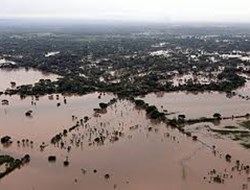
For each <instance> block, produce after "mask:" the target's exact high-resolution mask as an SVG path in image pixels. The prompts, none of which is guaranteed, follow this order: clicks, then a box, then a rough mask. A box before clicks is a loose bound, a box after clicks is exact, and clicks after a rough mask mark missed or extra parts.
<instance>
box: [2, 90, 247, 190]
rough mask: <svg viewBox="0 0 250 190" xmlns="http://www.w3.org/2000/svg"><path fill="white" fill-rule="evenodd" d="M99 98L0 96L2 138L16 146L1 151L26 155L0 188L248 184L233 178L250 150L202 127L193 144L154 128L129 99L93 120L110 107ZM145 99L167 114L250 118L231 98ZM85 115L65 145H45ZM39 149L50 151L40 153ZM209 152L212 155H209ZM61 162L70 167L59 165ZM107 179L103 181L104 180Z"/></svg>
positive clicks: (186, 189)
mask: <svg viewBox="0 0 250 190" xmlns="http://www.w3.org/2000/svg"><path fill="white" fill-rule="evenodd" d="M98 96H99V93H92V94H88V95H84V96H66V97H64V96H62V95H58V98H57V96H56V95H53V97H52V96H43V97H40V98H39V100H36V99H35V98H32V97H27V98H25V99H20V97H19V96H11V97H10V96H0V99H1V100H2V99H7V100H9V105H8V106H2V105H1V106H0V131H1V133H0V136H3V135H9V136H11V137H12V140H13V144H12V145H10V146H9V147H3V146H2V145H0V154H10V155H12V156H14V157H16V158H19V157H22V156H24V154H26V153H28V154H30V156H31V162H30V163H29V164H27V165H25V166H23V167H22V168H20V169H18V170H15V171H14V172H12V173H11V174H9V175H8V176H6V177H4V178H3V179H1V180H0V188H1V189H5V190H13V189H19V190H29V189H30V190H33V189H35V190H39V189H41V190H43V189H61V190H68V189H74V190H78V189H79V190H80V189H91V190H99V189H102V190H110V189H125V190H140V189H143V190H152V189H156V190H165V189H174V190H191V189H192V190H193V189H197V190H198V189H204V190H210V189H215V190H223V189H228V190H237V189H239V190H240V189H242V187H243V184H248V180H249V174H247V173H246V172H245V171H236V170H234V171H232V167H234V166H235V162H236V160H237V159H239V160H240V161H243V163H244V164H250V161H249V160H248V158H249V157H250V154H249V151H248V150H247V149H244V148H243V147H241V146H240V145H239V144H237V143H236V142H234V141H231V140H230V139H227V138H223V137H220V136H216V134H215V133H207V131H206V130H205V129H204V128H203V127H202V126H203V125H204V124H199V125H196V126H191V127H189V130H190V131H192V132H193V131H194V133H195V135H197V136H198V141H193V140H192V138H190V137H187V136H186V135H184V134H182V133H180V132H179V131H178V130H176V129H172V128H170V127H169V126H166V124H164V123H156V122H152V121H151V120H149V119H148V118H147V117H146V115H145V112H144V111H143V110H138V109H136V108H135V107H134V105H133V104H132V103H130V102H128V101H126V100H119V101H118V102H116V103H115V104H113V105H111V106H110V107H108V108H107V112H106V113H105V112H104V113H100V114H94V111H93V109H94V108H97V107H98V106H99V103H100V102H106V103H107V102H109V101H110V100H111V99H112V98H114V97H115V96H114V95H112V94H102V96H101V98H100V99H99V98H98ZM64 99H66V104H65V102H64ZM144 99H145V101H146V102H149V103H151V104H157V105H158V106H159V107H160V106H161V105H163V109H168V110H169V112H175V111H176V112H178V113H184V114H186V116H187V118H189V117H190V118H192V117H195V118H196V117H201V116H204V115H205V116H206V114H207V115H208V116H211V115H212V114H213V113H214V112H221V113H222V114H225V115H226V114H232V112H233V114H235V115H236V114H238V113H239V114H240V113H243V112H244V113H245V112H247V111H248V110H247V105H245V104H248V102H247V101H246V100H243V99H238V97H234V98H231V99H228V98H226V96H225V94H218V93H211V94H210V93H205V94H198V95H192V94H188V95H186V94H185V93H171V94H163V95H162V94H161V97H159V96H158V97H157V96H156V95H152V94H151V95H148V96H146V97H145V98H144ZM32 101H33V103H32ZM206 101H208V102H207V103H206ZM209 101H210V102H209ZM192 102H193V103H192ZM241 102H242V103H241ZM58 103H60V106H57V105H58ZM231 103H232V104H233V105H230V104H231ZM207 106H208V108H206V107H207ZM241 106H242V107H241ZM244 106H245V107H244ZM233 107H234V109H233ZM238 107H241V108H238ZM28 110H32V111H33V112H32V117H27V116H25V112H26V111H28ZM72 115H73V117H72ZM85 116H88V117H90V120H89V121H88V122H86V123H82V124H79V126H78V127H76V128H74V129H73V130H72V131H71V132H68V134H67V135H65V136H63V138H62V141H61V142H63V144H62V143H61V142H60V143H56V144H55V145H53V144H51V143H50V140H51V138H52V137H54V136H55V135H56V134H58V133H60V132H62V131H63V130H64V129H69V128H70V127H72V126H74V125H75V124H76V123H77V121H79V120H80V119H81V118H84V117H85ZM194 128H195V130H194ZM197 128H198V129H199V128H200V130H197ZM100 135H104V136H105V137H106V138H105V140H104V142H103V143H98V142H97V141H95V139H96V138H97V137H100ZM22 139H29V140H30V141H31V140H32V141H34V144H33V145H31V144H30V143H26V142H25V143H22V142H21V143H20V145H18V144H17V141H18V140H22ZM43 142H44V144H45V145H48V146H46V147H45V148H44V150H42V151H41V149H40V145H41V144H42V143H43ZM213 145H215V146H216V148H215V151H216V154H214V153H213V149H212V148H211V147H212V146H213ZM68 147H70V149H69V150H68ZM227 153H229V154H230V155H232V161H231V163H229V162H226V161H225V155H226V154H227ZM50 155H55V156H56V158H57V159H56V161H55V162H53V163H52V162H48V156H50ZM66 159H68V161H69V165H68V166H64V164H63V162H64V161H65V160H66ZM1 169H2V168H1ZM213 169H216V175H217V174H218V175H225V178H223V179H224V182H223V184H218V183H215V182H213V180H211V179H210V177H211V178H212V177H214V176H212V175H210V174H208V173H209V172H210V171H211V170H213ZM106 174H108V179H107V178H106V179H105V175H106ZM106 176H107V175H106ZM231 176H232V177H231Z"/></svg>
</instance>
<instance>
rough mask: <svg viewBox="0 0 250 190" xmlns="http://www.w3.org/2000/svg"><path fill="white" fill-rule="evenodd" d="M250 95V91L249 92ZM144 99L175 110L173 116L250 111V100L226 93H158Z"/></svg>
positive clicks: (159, 106) (191, 117) (226, 114)
mask: <svg viewBox="0 0 250 190" xmlns="http://www.w3.org/2000/svg"><path fill="white" fill-rule="evenodd" d="M248 93H249V92H248ZM249 95H250V93H249ZM143 99H144V101H145V102H147V103H149V104H152V105H156V106H157V107H158V109H160V110H161V106H163V109H166V110H168V112H169V113H171V112H174V113H176V114H173V115H172V117H177V116H178V115H179V114H185V115H186V117H187V118H190V119H195V118H201V117H212V116H213V114H214V113H221V115H222V116H225V117H230V116H232V115H245V114H246V113H248V112H250V101H247V100H245V99H242V98H240V97H238V96H235V97H232V98H227V97H226V95H225V93H218V92H211V93H209V92H204V93H198V94H193V93H186V92H173V93H156V94H149V95H147V96H145V97H144V98H143ZM170 117H171V116H170Z"/></svg>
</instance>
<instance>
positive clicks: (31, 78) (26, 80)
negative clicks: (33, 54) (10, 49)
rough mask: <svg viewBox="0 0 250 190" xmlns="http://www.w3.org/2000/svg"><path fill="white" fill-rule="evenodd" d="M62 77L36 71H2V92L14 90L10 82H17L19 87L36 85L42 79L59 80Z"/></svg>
mask: <svg viewBox="0 0 250 190" xmlns="http://www.w3.org/2000/svg"><path fill="white" fill-rule="evenodd" d="M58 77H60V76H58V75H56V74H51V73H45V72H41V71H38V70H35V69H25V68H22V69H14V70H13V69H11V70H10V69H0V81H1V82H0V91H4V90H6V89H7V88H12V87H11V84H10V82H15V83H16V85H17V86H19V85H23V84H34V83H35V82H38V81H39V80H40V79H50V80H52V81H54V80H57V78H58Z"/></svg>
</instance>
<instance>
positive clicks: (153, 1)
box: [0, 0, 250, 21]
mask: <svg viewBox="0 0 250 190" xmlns="http://www.w3.org/2000/svg"><path fill="white" fill-rule="evenodd" d="M0 1H1V11H0V17H63V18H89V19H122V20H150V21H152V20H154V21H163V20H164V19H166V18H168V19H171V20H172V21H248V20H249V19H250V1H249V0H237V1H236V0H0Z"/></svg>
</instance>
